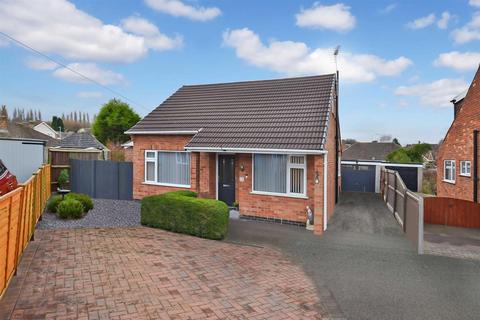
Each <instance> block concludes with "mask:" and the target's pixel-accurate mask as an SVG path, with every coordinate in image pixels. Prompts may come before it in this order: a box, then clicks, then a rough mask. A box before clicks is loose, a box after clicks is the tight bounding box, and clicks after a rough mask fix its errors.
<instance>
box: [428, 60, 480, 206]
mask: <svg viewBox="0 0 480 320" xmlns="http://www.w3.org/2000/svg"><path fill="white" fill-rule="evenodd" d="M475 129H476V130H480V70H479V71H477V74H476V76H475V78H474V80H473V82H472V84H471V85H470V88H469V90H468V93H467V95H466V97H465V98H464V100H463V104H462V106H461V108H460V109H459V110H458V111H457V115H456V117H455V119H454V121H453V123H452V125H451V127H450V129H449V131H448V132H447V135H446V137H445V140H444V142H443V143H442V145H441V146H440V147H439V150H438V158H437V161H438V162H437V167H438V172H437V195H438V196H439V197H448V198H457V199H463V200H470V201H472V200H473V184H474V181H473V180H474V178H473V166H474V159H473V131H474V130H475ZM445 160H455V166H456V176H455V182H454V183H450V182H446V181H444V161H445ZM478 160H479V161H480V159H478ZM460 161H470V162H471V175H470V177H465V176H462V175H460ZM478 196H479V198H480V193H479V195H478Z"/></svg>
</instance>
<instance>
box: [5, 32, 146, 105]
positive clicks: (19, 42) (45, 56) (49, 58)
mask: <svg viewBox="0 0 480 320" xmlns="http://www.w3.org/2000/svg"><path fill="white" fill-rule="evenodd" d="M0 34H1V35H2V36H4V37H5V38H7V39H8V40H10V41H13V42H15V43H17V44H19V45H20V46H22V47H24V48H27V49H28V50H30V51H32V52H34V53H36V54H38V55H40V56H42V57H44V58H45V59H48V60H50V61H52V62H54V63H56V64H57V65H59V66H61V67H63V68H65V69H67V70H69V71H71V72H73V73H75V74H76V75H78V76H80V77H81V78H83V79H85V80H87V81H90V82H92V83H94V84H96V85H98V86H100V87H102V88H103V89H105V90H107V91H110V92H111V93H113V94H115V95H117V96H119V97H121V98H123V99H125V100H127V101H129V102H130V103H132V104H134V105H137V106H138V107H141V108H143V109H145V110H146V111H150V110H149V109H148V108H147V107H145V106H143V105H142V104H140V103H138V102H136V101H135V100H132V99H130V98H128V97H127V96H125V95H123V94H121V93H120V92H118V91H116V90H114V89H112V88H110V87H108V86H106V85H104V84H101V83H100V82H98V81H97V80H94V79H92V78H90V77H88V76H86V75H84V74H82V73H80V72H78V71H77V70H75V69H72V68H70V67H69V66H67V65H66V64H64V63H62V62H60V61H58V60H55V59H54V58H51V57H50V56H48V55H46V54H44V53H43V52H40V51H38V50H37V49H35V48H32V47H31V46H29V45H28V44H26V43H24V42H22V41H20V40H17V39H15V38H14V37H12V36H10V35H8V34H6V33H5V32H2V31H0Z"/></svg>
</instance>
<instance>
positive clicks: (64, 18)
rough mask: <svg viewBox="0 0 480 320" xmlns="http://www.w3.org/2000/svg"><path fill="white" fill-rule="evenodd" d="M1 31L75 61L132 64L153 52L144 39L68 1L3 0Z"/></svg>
mask: <svg viewBox="0 0 480 320" xmlns="http://www.w3.org/2000/svg"><path fill="white" fill-rule="evenodd" d="M0 31H2V32H5V33H7V34H9V35H11V36H12V37H14V38H16V39H18V40H20V41H22V42H25V43H27V44H28V45H30V46H32V47H34V48H35V49H37V50H40V51H42V52H45V53H53V54H58V55H61V56H63V57H64V58H67V59H75V60H89V61H108V62H132V61H135V60H137V59H139V58H141V57H142V56H144V55H145V54H146V53H147V51H148V49H149V46H148V41H146V39H145V38H144V37H143V36H139V35H134V34H131V33H128V32H125V30H123V29H122V28H120V27H119V26H114V25H111V24H104V23H103V22H102V21H101V20H99V19H97V18H95V17H93V16H91V15H89V14H87V13H86V12H84V11H81V10H79V9H78V8H76V7H75V5H74V4H72V3H70V2H68V1H66V0H44V1H31V0H2V1H0Z"/></svg>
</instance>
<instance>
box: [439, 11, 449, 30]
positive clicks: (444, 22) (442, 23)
mask: <svg viewBox="0 0 480 320" xmlns="http://www.w3.org/2000/svg"><path fill="white" fill-rule="evenodd" d="M451 19H452V15H451V14H450V12H448V11H444V12H443V13H442V16H441V17H440V19H438V21H437V26H438V27H439V28H440V29H447V28H448V23H449V22H450V20H451Z"/></svg>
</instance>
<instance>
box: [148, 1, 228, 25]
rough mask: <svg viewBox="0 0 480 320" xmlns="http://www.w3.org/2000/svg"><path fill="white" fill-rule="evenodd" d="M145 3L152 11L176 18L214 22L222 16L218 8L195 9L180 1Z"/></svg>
mask: <svg viewBox="0 0 480 320" xmlns="http://www.w3.org/2000/svg"><path fill="white" fill-rule="evenodd" d="M145 3H146V4H147V5H148V6H149V7H150V8H152V9H155V10H157V11H161V12H164V13H167V14H170V15H172V16H174V17H185V18H189V19H191V20H197V21H208V20H212V19H215V18H216V17H218V16H219V15H220V14H222V12H221V11H220V9H219V8H217V7H210V8H205V7H194V6H190V5H188V4H185V3H183V2H182V1H180V0H145Z"/></svg>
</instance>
